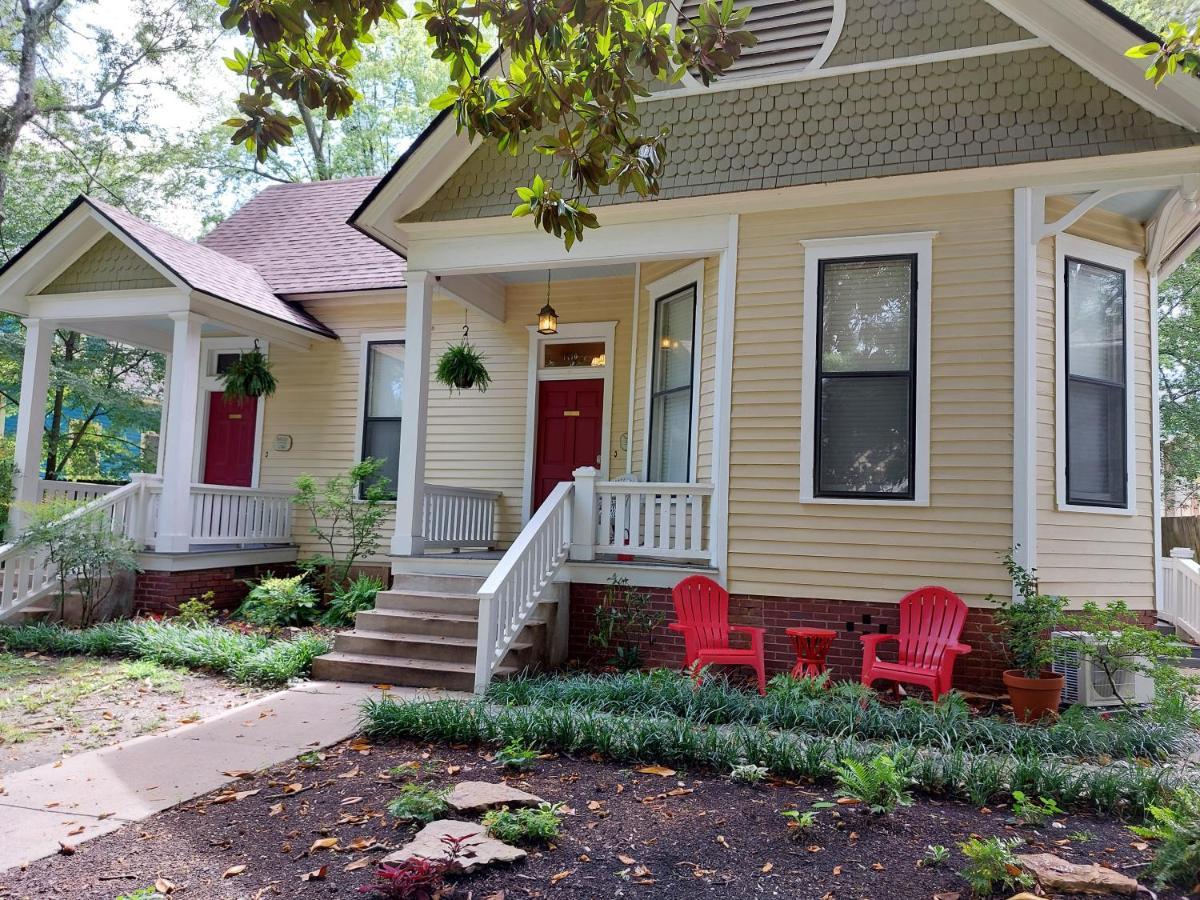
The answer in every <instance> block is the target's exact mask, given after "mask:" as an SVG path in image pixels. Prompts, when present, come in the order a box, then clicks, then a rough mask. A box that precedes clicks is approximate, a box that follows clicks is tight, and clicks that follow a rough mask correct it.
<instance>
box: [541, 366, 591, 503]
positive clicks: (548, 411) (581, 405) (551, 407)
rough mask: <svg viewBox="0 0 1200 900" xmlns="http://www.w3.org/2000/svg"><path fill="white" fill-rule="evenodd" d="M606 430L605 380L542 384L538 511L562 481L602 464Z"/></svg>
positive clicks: (571, 478)
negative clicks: (602, 443) (601, 437)
mask: <svg viewBox="0 0 1200 900" xmlns="http://www.w3.org/2000/svg"><path fill="white" fill-rule="evenodd" d="M603 428H604V381H603V379H600V378H587V379H581V380H579V381H542V382H539V383H538V408H537V457H536V459H537V462H536V464H535V465H534V469H533V508H534V509H535V510H536V509H537V508H538V507H539V506H541V505H542V501H544V500H545V499H546V498H547V497H549V496H550V492H551V491H553V490H554V488H555V487H556V486H557V485H558V483H559V482H560V481H572V480H573V478H574V476H573V475H572V474H571V473H572V472H574V471H575V470H576V469H578V468H579V467H580V466H598V465H599V464H600V435H601V431H602V430H603Z"/></svg>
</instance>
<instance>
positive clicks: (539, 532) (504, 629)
mask: <svg viewBox="0 0 1200 900" xmlns="http://www.w3.org/2000/svg"><path fill="white" fill-rule="evenodd" d="M574 497H575V485H574V484H573V483H572V482H570V481H564V482H562V483H561V484H559V485H558V487H556V488H555V489H554V490H553V491H552V492H551V493H550V496H549V497H547V498H546V501H545V502H544V503H543V504H542V505H541V507H539V509H538V511H537V512H536V513H534V514H533V517H532V518H531V519H530V520H529V523H528V524H527V525H526V526H525V528H524V529H522V531H521V534H520V535H519V536H518V537H517V540H516V541H515V542H514V543H513V545H512V546H511V547H510V548H509V549H508V552H507V553H505V554H504V558H503V559H501V560H500V563H499V565H497V566H496V568H495V569H493V570H492V574H491V575H489V576H488V579H487V581H485V582H484V584H483V587H481V588H480V589H479V633H478V644H477V649H476V657H475V692H476V693H479V694H481V693H483V692H484V691H485V690H487V686H488V684H489V683H491V680H492V675H493V674H494V673H495V671H496V668H497V667H498V666H499V665H500V663H501V662H503V661H504V657H505V656H506V655H507V654H508V651H509V649H510V648H511V647H512V645H513V641H515V640H516V639H517V636H518V635H520V633H521V629H523V628H524V627H525V626H526V625H527V624H528V623H529V621H530V619H532V618H533V614H534V612H535V611H536V610H537V607H538V604H539V603H540V602H541V600H542V597H543V595H545V593H546V590H547V588H549V586H550V585H551V583H553V581H554V577H555V575H557V574H558V571H559V569H561V568H562V565H563V563H564V562H566V559H567V555H568V553H569V551H570V549H571V519H572V516H573V514H574Z"/></svg>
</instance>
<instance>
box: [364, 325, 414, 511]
mask: <svg viewBox="0 0 1200 900" xmlns="http://www.w3.org/2000/svg"><path fill="white" fill-rule="evenodd" d="M363 390H364V401H363V424H362V452H361V458H362V459H381V460H383V466H382V467H380V469H379V472H378V473H377V475H376V476H375V482H376V483H377V484H379V485H380V486H381V487H382V488H383V490H384V496H386V497H387V498H388V499H392V500H394V499H395V498H396V474H397V472H398V471H399V470H400V427H401V423H402V422H403V419H404V341H400V340H379V341H371V340H369V341H368V342H367V349H366V371H365V373H364V386H363Z"/></svg>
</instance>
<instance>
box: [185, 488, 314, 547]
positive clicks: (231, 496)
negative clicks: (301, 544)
mask: <svg viewBox="0 0 1200 900" xmlns="http://www.w3.org/2000/svg"><path fill="white" fill-rule="evenodd" d="M295 496H296V491H289V490H279V489H276V490H261V489H259V488H244V487H230V486H227V485H222V484H193V485H192V489H191V504H192V510H191V512H192V526H191V543H193V544H197V545H199V544H211V545H221V544H287V543H290V542H291V540H292V498H293V497H295Z"/></svg>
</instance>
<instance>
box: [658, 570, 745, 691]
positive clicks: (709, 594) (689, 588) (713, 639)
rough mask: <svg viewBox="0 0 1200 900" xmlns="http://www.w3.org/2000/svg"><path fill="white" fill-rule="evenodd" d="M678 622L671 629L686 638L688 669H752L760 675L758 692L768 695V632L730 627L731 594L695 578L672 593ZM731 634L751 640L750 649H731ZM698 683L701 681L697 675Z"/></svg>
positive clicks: (683, 583) (686, 663)
mask: <svg viewBox="0 0 1200 900" xmlns="http://www.w3.org/2000/svg"><path fill="white" fill-rule="evenodd" d="M671 599H672V600H673V601H674V603H675V616H676V617H677V618H678V619H679V621H678V622H672V623H670V625H669V626H668V627H669V628H670V629H671V630H672V631H677V632H679V633H681V634H682V635H683V643H684V651H685V653H686V654H687V658H686V660H685V661H684V665H685V666H694V667H695V668H696V669H697V670H699V668H700V667H701V666H707V665H729V666H750V668H752V669H754V672H755V674H757V675H758V692H759V693H760V694H765V693H766V692H767V674H766V663H765V661H764V659H763V635H764V634H765V633H766V629H765V628H754V627H751V626H748V625H730V624H729V592H728V591H726V590H725V589H724V588H723V587H721V586H720V585H719V584H717V583H716V582H715V581H713V580H712V579H711V578H706V577H704V576H703V575H691V576H689V577H688V578H685V579H683V581H681V582H679V584H677V585H675V590H674V591H673V592H672V593H671ZM730 634H745V635H749V636H750V646H749V648H740V647H731V646H730V645H729V636H730ZM696 680H697V682H698V681H699V680H700V676H699V674H697V675H696Z"/></svg>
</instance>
